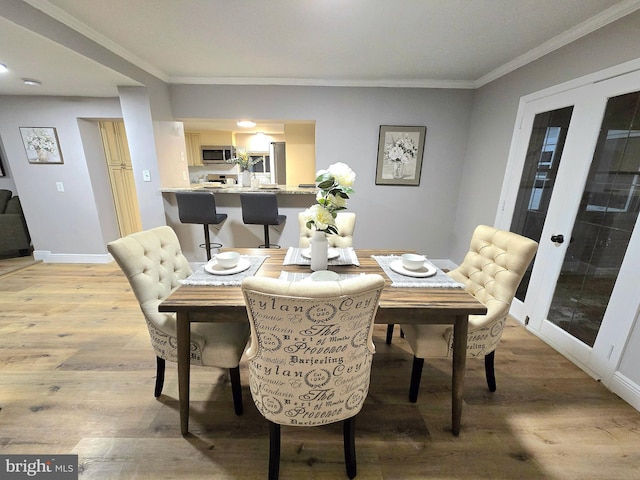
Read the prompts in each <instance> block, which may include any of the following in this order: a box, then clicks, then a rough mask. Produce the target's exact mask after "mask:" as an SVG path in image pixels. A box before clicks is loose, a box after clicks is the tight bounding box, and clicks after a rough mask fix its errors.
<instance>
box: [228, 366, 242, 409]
mask: <svg viewBox="0 0 640 480" xmlns="http://www.w3.org/2000/svg"><path fill="white" fill-rule="evenodd" d="M229 376H230V377H231V394H232V395H233V409H234V410H235V412H236V415H242V412H243V407H242V385H241V384H240V367H239V366H238V367H235V368H230V369H229Z"/></svg>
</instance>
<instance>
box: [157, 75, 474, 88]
mask: <svg viewBox="0 0 640 480" xmlns="http://www.w3.org/2000/svg"><path fill="white" fill-rule="evenodd" d="M169 83H171V84H188V85H281V86H304V87H387V88H459V89H473V88H475V82H474V81H472V80H468V81H466V80H429V79H425V80H394V79H380V80H366V79H351V80H337V79H323V78H279V77H278V78H276V77H170V78H169Z"/></svg>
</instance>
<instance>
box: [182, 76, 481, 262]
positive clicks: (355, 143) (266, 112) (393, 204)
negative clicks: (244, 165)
mask: <svg viewBox="0 0 640 480" xmlns="http://www.w3.org/2000/svg"><path fill="white" fill-rule="evenodd" d="M171 98H172V105H173V113H174V115H175V116H176V118H179V119H187V118H241V117H242V118H244V117H250V118H275V119H279V120H285V121H286V120H310V121H314V120H315V122H316V167H317V169H321V168H326V167H327V166H328V165H330V164H331V163H335V162H345V163H347V164H348V165H350V166H351V168H352V169H353V170H354V171H355V172H356V175H357V178H356V184H355V191H356V193H355V194H354V195H353V196H352V199H351V200H350V201H349V204H348V209H349V210H350V211H353V212H356V213H357V215H358V222H357V228H356V234H355V244H356V246H357V247H360V248H399V249H415V250H418V251H421V252H424V253H426V254H427V255H429V256H431V257H434V258H447V257H448V254H449V242H450V235H451V231H452V228H453V222H454V216H455V213H456V206H455V203H456V199H457V196H458V186H459V179H460V176H461V174H462V169H463V158H464V153H465V145H466V142H467V129H468V125H469V111H470V109H471V106H472V104H471V102H472V99H473V92H472V91H469V90H447V89H408V88H406V89H403V88H346V87H277V86H213V85H212V86H209V85H173V86H172V87H171ZM380 125H425V126H426V127H427V136H426V146H425V154H424V163H423V168H422V177H421V181H420V186H418V187H410V186H379V185H375V172H376V160H377V149H378V134H379V128H380ZM285 228H295V229H296V231H297V222H296V224H295V225H294V224H293V222H288V225H287V226H286V227H285Z"/></svg>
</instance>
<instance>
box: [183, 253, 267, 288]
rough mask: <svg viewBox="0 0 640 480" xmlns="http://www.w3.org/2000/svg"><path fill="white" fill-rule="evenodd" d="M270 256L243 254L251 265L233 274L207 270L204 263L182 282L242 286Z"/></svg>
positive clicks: (184, 283) (186, 283)
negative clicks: (220, 273)
mask: <svg viewBox="0 0 640 480" xmlns="http://www.w3.org/2000/svg"><path fill="white" fill-rule="evenodd" d="M268 257H269V255H241V256H240V258H246V259H247V260H249V262H250V263H251V266H250V267H249V268H248V269H246V270H245V271H244V272H238V273H234V274H233V275H214V274H212V273H209V272H207V271H205V269H204V265H202V266H201V267H199V268H198V269H197V270H196V271H195V272H193V273H192V274H191V275H189V276H188V277H187V278H185V279H184V280H181V281H180V283H182V284H183V285H213V286H240V284H242V280H244V279H245V278H247V277H252V276H254V275H255V274H256V272H257V271H258V269H259V268H260V266H261V265H262V264H263V263H264V261H265V260H266V259H267V258H268Z"/></svg>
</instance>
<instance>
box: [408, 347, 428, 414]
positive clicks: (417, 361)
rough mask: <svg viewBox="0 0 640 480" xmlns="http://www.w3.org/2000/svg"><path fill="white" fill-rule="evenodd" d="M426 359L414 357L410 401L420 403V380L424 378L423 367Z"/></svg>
mask: <svg viewBox="0 0 640 480" xmlns="http://www.w3.org/2000/svg"><path fill="white" fill-rule="evenodd" d="M423 365H424V358H418V357H416V356H414V357H413V368H412V369H411V385H410V386H409V401H410V402H411V403H416V402H417V401H418V390H420V378H421V377H422V367H423Z"/></svg>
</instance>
